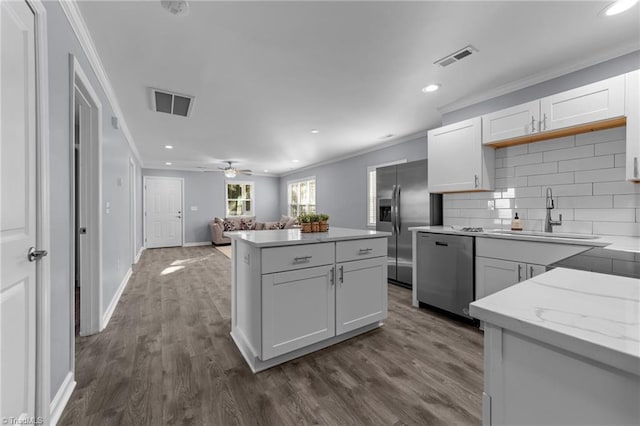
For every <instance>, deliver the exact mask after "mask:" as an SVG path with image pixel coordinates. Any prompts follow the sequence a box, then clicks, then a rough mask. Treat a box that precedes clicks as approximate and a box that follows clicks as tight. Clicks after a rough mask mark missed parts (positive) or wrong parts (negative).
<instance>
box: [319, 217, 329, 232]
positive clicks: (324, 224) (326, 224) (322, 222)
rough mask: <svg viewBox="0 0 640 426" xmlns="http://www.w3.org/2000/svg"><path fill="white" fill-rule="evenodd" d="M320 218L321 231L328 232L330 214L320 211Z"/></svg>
mask: <svg viewBox="0 0 640 426" xmlns="http://www.w3.org/2000/svg"><path fill="white" fill-rule="evenodd" d="M318 218H319V219H320V232H327V231H328V230H329V215H328V214H324V213H320V214H319V215H318Z"/></svg>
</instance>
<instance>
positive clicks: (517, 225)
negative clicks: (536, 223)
mask: <svg viewBox="0 0 640 426" xmlns="http://www.w3.org/2000/svg"><path fill="white" fill-rule="evenodd" d="M511 230H512V231H522V221H521V220H520V218H519V217H518V212H516V217H514V218H513V220H511Z"/></svg>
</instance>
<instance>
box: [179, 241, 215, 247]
mask: <svg viewBox="0 0 640 426" xmlns="http://www.w3.org/2000/svg"><path fill="white" fill-rule="evenodd" d="M210 245H211V241H201V242H199V243H184V244H183V245H182V247H196V246H210Z"/></svg>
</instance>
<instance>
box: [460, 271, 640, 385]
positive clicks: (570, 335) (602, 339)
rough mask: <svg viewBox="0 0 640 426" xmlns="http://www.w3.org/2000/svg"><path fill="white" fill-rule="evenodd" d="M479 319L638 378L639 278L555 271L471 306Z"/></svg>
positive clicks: (639, 329) (473, 314) (639, 345)
mask: <svg viewBox="0 0 640 426" xmlns="http://www.w3.org/2000/svg"><path fill="white" fill-rule="evenodd" d="M469 311H470V314H471V315H472V316H473V317H474V318H477V319H480V320H483V321H485V322H487V323H490V324H493V325H496V326H498V327H501V328H503V329H505V330H509V331H512V332H514V333H518V334H520V335H523V336H526V337H529V338H532V339H535V340H538V341H541V342H544V343H547V344H550V345H553V346H556V347H559V348H561V349H564V350H567V351H569V352H572V353H576V354H579V355H581V356H583V357H585V358H589V359H592V360H595V361H598V362H600V363H603V364H606V365H609V366H612V367H615V368H618V369H620V370H623V371H625V372H628V373H632V374H635V375H638V374H639V372H640V280H638V279H635V278H628V277H620V276H614V275H606V274H600V273H595V272H587V271H578V270H573V269H565V268H556V269H553V270H551V271H548V272H546V273H544V274H541V275H538V276H536V277H534V278H532V279H529V280H527V281H524V282H522V283H519V284H517V285H514V286H511V287H509V288H507V289H505V290H502V291H499V292H497V293H494V294H492V295H489V296H487V297H484V298H482V299H480V300H476V301H475V302H473V303H471V305H470V309H469Z"/></svg>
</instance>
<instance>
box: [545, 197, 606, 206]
mask: <svg viewBox="0 0 640 426" xmlns="http://www.w3.org/2000/svg"><path fill="white" fill-rule="evenodd" d="M555 204H556V207H558V208H562V209H609V208H612V207H613V195H593V196H590V197H558V198H556V203H555Z"/></svg>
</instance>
